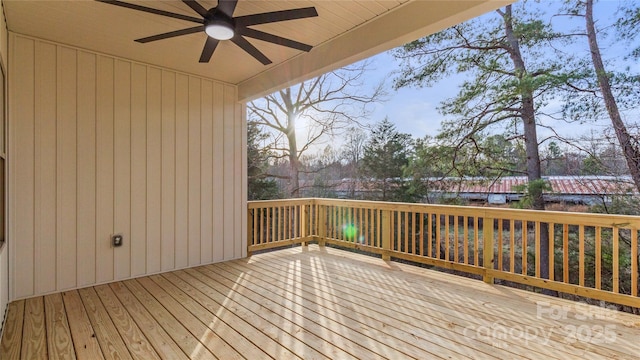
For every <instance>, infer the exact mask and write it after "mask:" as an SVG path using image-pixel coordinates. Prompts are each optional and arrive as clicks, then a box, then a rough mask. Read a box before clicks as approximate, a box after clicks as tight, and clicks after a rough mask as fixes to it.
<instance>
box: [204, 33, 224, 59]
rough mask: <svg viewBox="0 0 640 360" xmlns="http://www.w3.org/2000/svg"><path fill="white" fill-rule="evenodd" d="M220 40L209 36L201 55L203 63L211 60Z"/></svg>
mask: <svg viewBox="0 0 640 360" xmlns="http://www.w3.org/2000/svg"><path fill="white" fill-rule="evenodd" d="M219 42H220V41H219V40H216V39H214V38H212V37H209V36H207V41H206V42H205V43H204V48H202V54H201V55H200V62H201V63H208V62H209V60H211V56H212V55H213V52H214V51H216V47H217V46H218V43H219Z"/></svg>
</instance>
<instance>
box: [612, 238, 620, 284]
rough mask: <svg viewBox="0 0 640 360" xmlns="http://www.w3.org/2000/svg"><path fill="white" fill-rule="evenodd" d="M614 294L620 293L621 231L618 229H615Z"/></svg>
mask: <svg viewBox="0 0 640 360" xmlns="http://www.w3.org/2000/svg"><path fill="white" fill-rule="evenodd" d="M612 230H613V260H612V266H613V292H614V293H616V294H617V293H619V292H620V259H619V257H620V237H619V235H620V234H619V231H620V230H619V229H618V228H617V227H615V226H614V227H613V229H612Z"/></svg>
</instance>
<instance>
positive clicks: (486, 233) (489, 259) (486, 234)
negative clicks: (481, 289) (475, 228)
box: [482, 217, 495, 284]
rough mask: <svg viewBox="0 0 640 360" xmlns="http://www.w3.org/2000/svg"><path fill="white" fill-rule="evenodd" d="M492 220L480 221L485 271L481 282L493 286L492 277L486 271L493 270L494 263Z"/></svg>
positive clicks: (484, 219)
mask: <svg viewBox="0 0 640 360" xmlns="http://www.w3.org/2000/svg"><path fill="white" fill-rule="evenodd" d="M493 222H494V219H493V218H486V217H485V218H483V219H482V259H483V261H482V267H484V269H485V274H484V275H483V276H482V280H483V281H484V282H486V283H487V284H493V276H491V275H489V274H488V270H493V264H494V262H495V258H494V253H493Z"/></svg>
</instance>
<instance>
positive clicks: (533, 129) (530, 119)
mask: <svg viewBox="0 0 640 360" xmlns="http://www.w3.org/2000/svg"><path fill="white" fill-rule="evenodd" d="M503 18H504V23H505V35H506V37H507V41H508V42H509V49H510V51H509V55H510V57H511V60H512V61H513V65H514V68H515V69H516V72H517V73H518V76H519V80H520V84H521V87H520V96H521V98H522V108H521V109H520V116H521V118H522V125H523V129H524V142H525V151H526V154H527V178H528V180H529V187H528V189H529V196H530V197H531V200H532V208H533V209H535V210H544V198H543V188H542V187H541V186H537V185H533V184H534V182H536V181H539V180H541V179H542V171H541V168H540V153H539V149H538V134H537V126H536V115H535V106H534V100H533V88H532V87H531V86H530V85H529V81H528V80H529V79H528V76H529V74H528V73H527V68H526V66H525V64H524V60H523V58H522V53H521V52H520V43H519V41H518V39H517V38H516V36H515V35H514V31H513V18H512V12H511V5H508V6H507V7H506V11H505V13H504V14H503ZM547 229H548V227H547V224H546V223H542V224H541V227H540V254H541V256H540V277H542V278H543V279H548V278H549V231H548V230H547ZM522 231H525V232H526V229H525V228H523V229H522ZM526 253H527V249H523V256H524V254H526ZM500 270H502V269H500Z"/></svg>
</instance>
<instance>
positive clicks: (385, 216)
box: [381, 210, 392, 261]
mask: <svg viewBox="0 0 640 360" xmlns="http://www.w3.org/2000/svg"><path fill="white" fill-rule="evenodd" d="M381 230H382V231H381V235H382V238H381V240H382V250H383V253H382V260H385V261H389V260H391V256H390V254H389V252H388V251H389V250H390V249H391V231H392V229H391V214H390V211H389V210H382V229H381Z"/></svg>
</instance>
